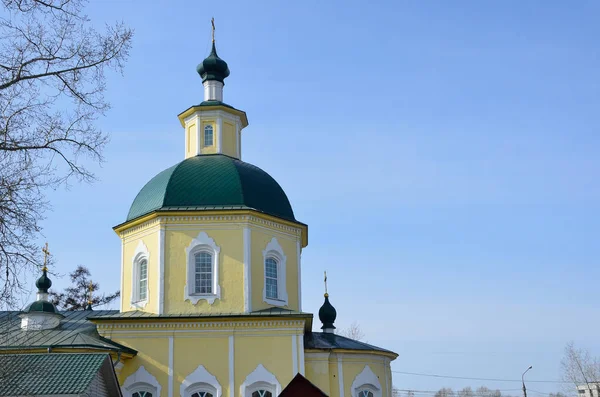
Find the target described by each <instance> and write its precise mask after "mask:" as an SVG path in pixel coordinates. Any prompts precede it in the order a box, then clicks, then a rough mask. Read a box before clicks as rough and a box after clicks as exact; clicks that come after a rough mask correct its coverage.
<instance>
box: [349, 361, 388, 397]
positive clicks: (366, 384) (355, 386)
mask: <svg viewBox="0 0 600 397" xmlns="http://www.w3.org/2000/svg"><path fill="white" fill-rule="evenodd" d="M361 388H367V389H369V390H370V391H372V392H373V396H374V397H381V383H379V379H377V375H375V373H374V372H373V370H371V367H369V366H368V365H365V367H364V368H363V370H362V372H361V373H360V374H358V375H356V378H354V381H353V382H352V387H351V388H350V390H351V393H352V397H358V392H359V390H360V389H361Z"/></svg>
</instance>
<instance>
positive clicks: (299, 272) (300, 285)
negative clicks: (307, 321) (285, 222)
mask: <svg viewBox="0 0 600 397" xmlns="http://www.w3.org/2000/svg"><path fill="white" fill-rule="evenodd" d="M296 254H297V255H298V257H297V259H296V261H297V262H298V311H299V312H301V311H302V244H300V239H298V240H296Z"/></svg>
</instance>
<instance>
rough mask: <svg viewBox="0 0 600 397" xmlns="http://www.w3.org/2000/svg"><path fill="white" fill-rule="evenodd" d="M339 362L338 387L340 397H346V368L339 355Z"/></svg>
mask: <svg viewBox="0 0 600 397" xmlns="http://www.w3.org/2000/svg"><path fill="white" fill-rule="evenodd" d="M337 360H338V385H339V388H340V397H344V367H343V365H342V355H341V354H338V355H337Z"/></svg>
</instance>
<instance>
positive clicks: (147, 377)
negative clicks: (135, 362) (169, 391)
mask: <svg viewBox="0 0 600 397" xmlns="http://www.w3.org/2000/svg"><path fill="white" fill-rule="evenodd" d="M144 386H151V387H153V388H154V389H155V390H152V391H153V392H155V393H156V395H157V396H160V389H161V387H160V383H158V381H157V380H156V378H155V377H154V376H152V374H151V373H150V372H148V371H147V370H146V368H144V366H143V365H142V366H140V367H139V368H138V369H137V371H135V372H134V373H132V374H131V375H129V376H128V377H127V379H125V382H123V386H121V390H125V391H127V393H135V392H136V391H140V389H141V388H142V387H144ZM153 394H154V393H153Z"/></svg>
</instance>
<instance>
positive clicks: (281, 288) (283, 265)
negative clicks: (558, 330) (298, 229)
mask: <svg viewBox="0 0 600 397" xmlns="http://www.w3.org/2000/svg"><path fill="white" fill-rule="evenodd" d="M268 257H273V258H275V259H276V260H277V298H278V299H271V298H267V283H266V282H265V262H266V260H267V258H268ZM262 268H263V271H262V275H263V276H262V278H263V279H262V282H263V302H265V303H268V304H270V305H273V306H287V305H288V295H287V288H286V284H287V275H286V273H287V272H286V270H287V257H286V256H285V254H284V253H283V248H281V245H280V244H279V241H277V238H275V237H273V238H272V239H271V241H269V243H268V244H267V247H266V248H265V249H264V250H263V263H262Z"/></svg>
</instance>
